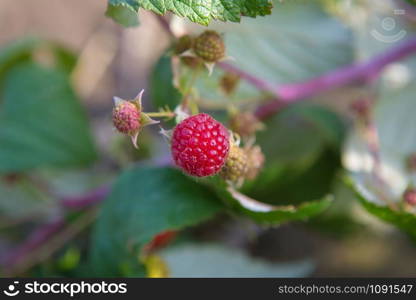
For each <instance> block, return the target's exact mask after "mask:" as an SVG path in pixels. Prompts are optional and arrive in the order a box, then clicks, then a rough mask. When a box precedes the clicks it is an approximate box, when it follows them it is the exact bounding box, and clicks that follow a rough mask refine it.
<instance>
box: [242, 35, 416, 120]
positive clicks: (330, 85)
mask: <svg viewBox="0 0 416 300" xmlns="http://www.w3.org/2000/svg"><path fill="white" fill-rule="evenodd" d="M415 52H416V37H413V38H410V39H408V40H407V41H405V42H403V43H402V44H399V45H398V46H396V47H392V48H390V49H389V50H388V51H387V52H385V53H383V54H380V55H377V56H375V57H373V58H371V59H370V60H368V61H366V62H363V63H357V64H353V65H349V66H345V67H342V68H340V69H337V70H334V71H331V72H329V73H326V74H324V75H322V76H319V77H316V78H314V79H311V80H308V81H305V82H300V83H293V84H286V85H276V84H275V85H273V86H270V84H269V83H264V82H261V81H260V84H258V83H256V81H258V80H255V81H253V78H250V77H249V78H245V77H242V78H244V79H246V80H247V81H248V82H250V83H253V85H255V86H256V87H258V88H259V89H262V90H267V91H270V92H272V93H273V94H274V95H275V96H276V98H275V99H274V100H271V101H269V102H268V103H266V104H263V105H261V106H260V107H258V109H257V112H256V115H257V116H258V117H259V118H261V119H264V118H266V117H268V116H270V115H272V114H274V113H275V112H277V111H278V110H279V109H280V108H281V107H282V106H284V105H285V104H288V103H292V102H296V101H300V100H302V99H305V98H307V97H311V96H314V95H316V94H319V93H322V92H324V91H328V90H331V89H334V88H336V87H340V86H343V85H347V84H350V83H352V82H359V81H362V82H371V81H373V80H375V79H376V78H377V77H378V76H379V75H380V72H381V71H382V70H383V69H384V68H385V67H386V66H387V65H388V64H390V63H392V62H395V61H398V60H401V59H403V58H405V57H407V56H409V55H411V54H413V53H415ZM265 87H266V88H265Z"/></svg>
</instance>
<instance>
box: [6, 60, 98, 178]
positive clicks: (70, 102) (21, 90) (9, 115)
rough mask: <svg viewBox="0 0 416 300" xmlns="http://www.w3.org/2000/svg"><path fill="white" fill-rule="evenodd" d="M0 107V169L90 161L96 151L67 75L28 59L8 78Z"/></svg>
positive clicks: (94, 156)
mask: <svg viewBox="0 0 416 300" xmlns="http://www.w3.org/2000/svg"><path fill="white" fill-rule="evenodd" d="M1 97H2V99H3V103H2V105H1V109H0V173H10V172H22V171H26V170H29V169H34V168H40V167H45V166H49V167H74V166H84V165H86V164H90V163H92V162H93V161H94V160H95V158H96V152H95V148H94V144H93V141H92V137H91V135H90V133H89V126H88V122H87V118H86V115H85V112H84V110H83V108H82V107H81V105H80V104H79V102H78V100H77V98H76V96H75V95H74V92H73V90H72V89H71V87H70V85H69V78H68V75H67V74H65V73H64V72H62V71H59V70H53V69H46V68H43V67H41V66H39V65H37V64H32V63H27V64H22V65H19V66H17V67H15V68H13V69H12V70H11V71H10V72H9V73H8V74H7V76H6V78H5V82H4V92H3V94H2V95H1Z"/></svg>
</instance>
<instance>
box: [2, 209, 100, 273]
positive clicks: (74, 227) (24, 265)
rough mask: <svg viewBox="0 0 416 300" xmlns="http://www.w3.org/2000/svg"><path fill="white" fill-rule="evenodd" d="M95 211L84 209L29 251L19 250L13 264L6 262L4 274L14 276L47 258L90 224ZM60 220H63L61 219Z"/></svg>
mask: <svg viewBox="0 0 416 300" xmlns="http://www.w3.org/2000/svg"><path fill="white" fill-rule="evenodd" d="M96 213H97V212H96V210H95V209H94V210H89V211H86V212H85V213H83V215H81V216H80V217H79V218H77V219H76V220H75V221H74V222H73V223H72V224H68V225H67V226H63V225H64V224H62V226H61V227H60V228H59V229H58V230H57V231H54V232H53V234H51V235H50V236H48V238H47V239H45V240H44V241H43V242H42V243H41V244H39V245H38V247H36V248H34V249H32V250H31V251H28V250H27V249H25V251H24V252H21V253H20V255H19V256H17V257H16V258H15V260H14V261H13V264H8V267H9V268H6V275H8V276H16V275H18V274H21V273H23V272H25V271H26V270H28V269H30V268H31V267H33V266H34V265H36V264H38V263H39V262H42V261H45V260H46V259H48V258H49V257H50V256H51V255H52V254H53V253H55V252H56V251H57V250H59V249H60V248H61V247H62V246H63V245H64V244H65V243H66V242H67V241H69V240H71V239H72V238H73V237H75V236H76V235H77V234H78V233H80V232H81V231H82V230H83V229H84V228H86V227H87V226H88V225H90V224H91V223H92V222H93V221H94V219H95V217H96V215H97V214H96ZM61 222H63V220H62V221H61ZM58 233H59V234H58Z"/></svg>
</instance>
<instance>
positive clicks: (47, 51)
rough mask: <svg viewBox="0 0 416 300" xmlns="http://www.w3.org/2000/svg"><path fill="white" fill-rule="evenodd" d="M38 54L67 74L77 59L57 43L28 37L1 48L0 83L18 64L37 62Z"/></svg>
mask: <svg viewBox="0 0 416 300" xmlns="http://www.w3.org/2000/svg"><path fill="white" fill-rule="evenodd" d="M36 54H38V56H39V57H41V58H44V57H45V56H46V58H47V60H51V61H52V63H53V65H54V67H56V68H58V69H60V70H63V71H65V72H67V73H70V72H71V71H72V70H73V68H74V67H75V64H76V59H77V58H76V56H75V55H74V53H72V52H71V51H69V50H68V49H66V48H64V47H62V46H61V45H59V44H57V43H53V42H46V41H43V40H40V39H37V38H33V37H27V38H24V39H20V40H17V41H14V42H11V43H9V44H7V45H5V46H4V47H2V48H0V81H2V80H3V77H4V76H5V74H6V73H7V72H8V71H9V70H11V69H12V67H14V66H16V65H17V64H20V63H26V62H31V61H32V62H33V61H34V60H36ZM39 57H38V58H39Z"/></svg>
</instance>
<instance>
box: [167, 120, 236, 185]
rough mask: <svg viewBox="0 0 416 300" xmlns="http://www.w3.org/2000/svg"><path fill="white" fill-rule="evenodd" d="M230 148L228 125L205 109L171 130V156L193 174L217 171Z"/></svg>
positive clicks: (187, 171)
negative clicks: (204, 111)
mask: <svg viewBox="0 0 416 300" xmlns="http://www.w3.org/2000/svg"><path fill="white" fill-rule="evenodd" d="M229 148H230V140H229V133H228V131H227V129H226V128H225V127H224V125H222V124H221V123H220V122H218V121H216V120H215V119H213V118H212V117H211V116H209V115H207V114H204V113H200V114H197V115H194V116H191V117H189V118H186V119H185V120H183V121H182V122H180V123H179V124H178V125H177V126H176V127H175V128H174V130H173V135H172V141H171V150H172V156H173V160H174V161H175V164H176V165H177V166H179V167H180V168H182V169H183V170H184V171H185V172H186V173H188V174H189V175H192V176H197V177H204V176H211V175H215V174H216V173H218V172H219V171H220V170H221V168H222V166H223V165H224V163H225V160H226V158H227V155H228V152H229Z"/></svg>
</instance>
